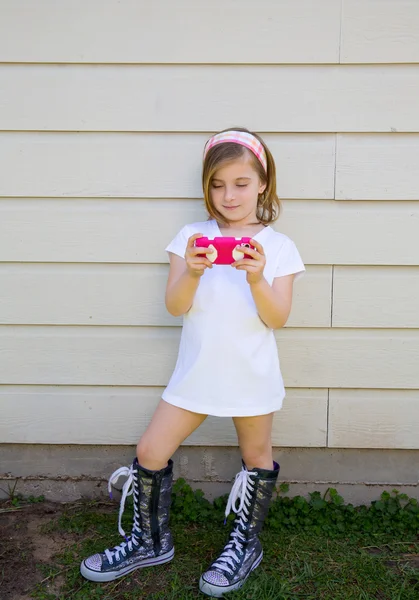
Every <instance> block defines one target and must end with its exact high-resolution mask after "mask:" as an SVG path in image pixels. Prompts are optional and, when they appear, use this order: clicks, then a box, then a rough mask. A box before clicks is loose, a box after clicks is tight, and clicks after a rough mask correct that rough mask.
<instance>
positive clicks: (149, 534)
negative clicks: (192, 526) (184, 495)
mask: <svg viewBox="0 0 419 600" xmlns="http://www.w3.org/2000/svg"><path fill="white" fill-rule="evenodd" d="M122 476H126V477H127V480H126V482H125V483H124V485H123V488H122V497H121V503H120V508H119V521H118V531H119V533H120V534H121V535H122V536H123V537H124V538H125V541H124V542H122V543H121V544H119V545H118V546H114V547H113V548H108V549H107V550H105V551H104V552H102V553H100V554H94V555H93V556H89V558H86V559H85V560H83V562H82V563H81V566H80V572H81V574H82V575H83V577H86V579H90V581H112V580H114V579H117V578H118V577H122V576H123V575H127V573H130V572H131V571H134V570H135V569H139V568H141V567H149V566H152V565H160V564H162V563H165V562H169V561H170V560H172V558H173V556H174V553H175V551H174V548H173V540H172V535H171V533H170V531H169V527H168V522H169V510H170V504H171V491H172V479H173V461H171V460H169V463H168V465H167V467H165V468H164V469H161V471H149V470H147V469H144V468H143V467H141V466H140V465H139V464H138V461H137V459H135V460H134V462H133V464H132V465H131V466H130V467H121V468H120V469H118V470H117V471H115V472H114V473H113V474H112V475H111V477H110V479H109V483H108V489H109V492H110V493H111V489H112V485H113V484H115V483H116V481H117V480H118V479H119V477H122ZM131 495H133V499H134V523H133V527H132V531H131V534H130V535H128V536H127V535H125V531H124V530H123V529H122V525H121V520H122V515H123V513H124V508H125V500H126V498H127V496H131Z"/></svg>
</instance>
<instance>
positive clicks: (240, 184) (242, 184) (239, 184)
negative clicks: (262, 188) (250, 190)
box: [237, 183, 248, 187]
mask: <svg viewBox="0 0 419 600" xmlns="http://www.w3.org/2000/svg"><path fill="white" fill-rule="evenodd" d="M247 185H248V184H247V183H238V184H237V187H247Z"/></svg>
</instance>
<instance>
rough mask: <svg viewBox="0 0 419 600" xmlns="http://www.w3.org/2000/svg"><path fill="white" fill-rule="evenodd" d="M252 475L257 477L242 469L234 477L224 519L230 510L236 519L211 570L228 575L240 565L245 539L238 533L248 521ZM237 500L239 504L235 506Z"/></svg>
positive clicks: (252, 485)
mask: <svg viewBox="0 0 419 600" xmlns="http://www.w3.org/2000/svg"><path fill="white" fill-rule="evenodd" d="M252 475H257V473H255V472H254V471H247V470H246V469H243V470H242V471H240V473H237V475H236V478H235V480H234V484H233V487H232V488H231V492H230V496H229V497H228V502H227V507H226V511H225V516H226V519H227V517H228V515H229V514H230V512H231V511H232V510H233V512H235V513H236V515H237V518H236V520H235V522H234V529H233V531H232V533H231V534H230V541H229V542H228V543H227V544H226V545H225V547H224V550H223V552H222V553H221V554H220V556H219V557H218V558H217V560H216V562H214V563H213V564H212V565H211V567H212V568H213V567H218V568H219V569H221V570H222V571H227V573H229V574H230V575H233V574H234V571H233V569H234V567H235V565H236V564H239V563H240V556H242V555H243V542H245V541H246V538H245V536H244V535H243V534H242V533H241V532H240V527H241V528H245V525H246V523H247V522H248V520H249V506H250V501H251V498H252V492H253V490H254V489H255V488H254V482H253V481H252ZM239 500H240V503H239V506H237V502H238V501H239ZM224 522H225V521H224Z"/></svg>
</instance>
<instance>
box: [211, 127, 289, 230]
mask: <svg viewBox="0 0 419 600" xmlns="http://www.w3.org/2000/svg"><path fill="white" fill-rule="evenodd" d="M232 130H234V131H243V132H245V133H250V134H251V135H253V136H254V137H255V138H256V139H257V140H259V142H260V143H261V144H262V145H263V147H264V149H265V152H266V159H267V172H265V170H264V168H263V166H262V164H261V162H260V161H259V159H258V158H257V157H256V156H255V155H254V154H253V152H251V151H250V150H248V149H247V148H246V147H244V146H241V145H240V144H236V143H235V142H223V143H222V144H218V145H217V146H213V147H212V148H210V149H209V150H208V153H207V155H206V156H205V158H204V163H203V167H202V189H203V192H204V202H205V207H206V209H207V211H208V214H209V216H210V217H212V218H213V219H215V220H216V221H218V222H221V223H223V222H224V221H225V219H224V217H223V216H222V215H221V214H220V213H219V212H218V210H216V208H215V207H214V204H213V202H212V200H211V182H212V179H213V177H214V174H215V172H216V171H217V170H218V169H219V168H220V167H221V166H222V165H224V164H225V163H227V162H231V161H233V160H237V159H239V158H242V157H243V156H244V155H248V156H249V160H250V161H251V163H252V166H253V168H254V169H255V171H256V172H257V173H258V175H259V179H260V181H261V182H262V183H263V184H266V188H265V191H264V192H263V193H262V194H259V196H258V203H257V209H256V216H257V219H258V220H259V221H260V223H263V224H264V225H268V224H269V223H273V222H274V221H275V220H276V219H277V218H278V217H279V213H280V211H281V201H280V200H279V198H278V195H277V193H276V168H275V161H274V159H273V156H272V154H271V152H270V150H269V148H268V147H267V145H266V143H265V142H264V141H263V140H262V138H261V137H260V136H258V135H257V134H256V133H253V132H252V131H249V130H248V129H245V128H244V127H231V128H230V129H224V130H223V131H222V132H220V133H223V132H225V131H232Z"/></svg>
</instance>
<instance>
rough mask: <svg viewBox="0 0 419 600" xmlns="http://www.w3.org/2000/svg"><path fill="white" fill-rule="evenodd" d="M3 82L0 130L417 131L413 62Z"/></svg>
mask: <svg viewBox="0 0 419 600" xmlns="http://www.w3.org/2000/svg"><path fill="white" fill-rule="evenodd" d="M249 81H251V82H252V85H251V86H250V87H249ZM0 82H1V85H2V88H3V90H4V91H3V93H2V110H1V113H0V129H2V130H41V131H44V130H49V131H74V130H76V131H152V132H153V131H164V132H165V131H181V132H182V131H198V132H200V131H213V130H217V129H218V128H221V127H223V126H224V124H225V123H226V122H230V123H248V126H249V127H250V128H252V129H255V130H257V131H264V132H269V131H282V132H291V133H296V132H301V133H307V132H313V133H317V132H319V131H322V132H335V131H350V132H354V131H359V132H371V131H374V132H391V131H399V132H400V131H407V132H411V131H419V111H418V110H417V98H418V97H419V65H382V66H371V65H365V66H363V67H362V68H361V67H359V66H358V65H357V66H354V65H348V66H346V67H344V68H343V67H341V66H337V65H317V66H314V65H311V66H308V65H275V66H273V65H251V66H250V65H241V66H237V65H236V66H233V65H225V66H223V67H220V66H215V65H171V66H167V65H165V66H162V65H100V66H99V65H73V66H72V67H71V77H69V76H68V73H67V71H66V69H63V68H62V66H60V65H27V64H26V65H15V64H9V65H3V66H1V67H0ZM34 83H35V85H34ZM208 90H211V94H210V95H209V94H208ZM46 94H50V95H51V96H52V97H53V98H54V103H55V106H56V108H55V110H53V111H51V110H50V107H49V104H48V103H46V102H45V95H46ZM238 97H239V98H240V102H237V98H238ZM261 99H263V110H255V107H257V106H258V105H259V104H260V102H261ZM377 102H378V103H379V110H377ZM69 106H71V110H68V107H69ZM191 106H193V108H194V109H193V110H191ZM320 107H321V110H319V108H320ZM198 157H199V153H198Z"/></svg>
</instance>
